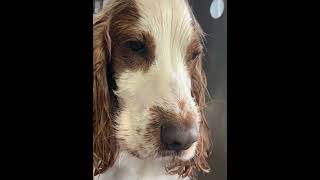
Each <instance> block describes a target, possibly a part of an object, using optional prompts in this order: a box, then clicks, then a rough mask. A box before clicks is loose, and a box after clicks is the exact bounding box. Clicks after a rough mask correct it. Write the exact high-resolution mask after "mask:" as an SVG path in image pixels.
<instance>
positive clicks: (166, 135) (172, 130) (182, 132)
mask: <svg viewBox="0 0 320 180" xmlns="http://www.w3.org/2000/svg"><path fill="white" fill-rule="evenodd" d="M160 136H161V137H160V139H161V143H162V145H163V147H164V148H165V149H166V150H174V151H182V150H186V149H188V148H189V147H190V146H191V145H192V144H193V143H194V142H196V141H197V140H198V133H197V130H196V128H195V127H194V126H191V127H186V126H183V125H182V124H178V123H164V124H163V125H162V126H161V135H160Z"/></svg>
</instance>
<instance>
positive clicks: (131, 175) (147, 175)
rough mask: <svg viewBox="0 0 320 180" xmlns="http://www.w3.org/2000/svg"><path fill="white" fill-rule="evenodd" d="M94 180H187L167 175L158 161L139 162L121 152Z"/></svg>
mask: <svg viewBox="0 0 320 180" xmlns="http://www.w3.org/2000/svg"><path fill="white" fill-rule="evenodd" d="M94 180H189V178H179V176H178V175H169V174H168V173H167V172H166V170H165V163H164V162H163V161H160V160H141V159H138V158H136V157H134V156H132V155H130V154H128V153H127V152H121V153H120V154H119V157H118V159H117V160H116V162H115V164H114V165H113V166H112V167H111V168H110V169H108V170H107V171H106V172H104V173H102V174H100V175H97V176H95V178H94Z"/></svg>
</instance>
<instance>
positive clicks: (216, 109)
mask: <svg viewBox="0 0 320 180" xmlns="http://www.w3.org/2000/svg"><path fill="white" fill-rule="evenodd" d="M106 2H107V0H95V1H93V4H94V9H93V12H98V11H100V10H101V8H102V7H103V5H104V4H105V3H106ZM189 2H190V5H191V7H192V8H193V11H194V14H195V16H196V18H197V20H198V22H199V23H200V25H201V27H202V29H203V30H204V32H205V33H206V34H207V36H206V40H207V41H206V52H205V53H206V55H205V59H204V70H205V72H206V75H207V81H208V91H209V93H210V95H211V100H210V101H209V104H208V107H207V120H208V123H209V126H210V129H211V131H212V139H213V153H212V156H211V158H210V165H211V168H212V171H211V173H210V174H209V175H206V176H203V175H202V174H199V177H198V180H209V179H210V180H227V9H228V8H227V0H224V11H223V14H222V16H220V17H219V18H217V19H214V18H213V17H212V16H211V14H210V6H211V4H212V2H213V0H189Z"/></svg>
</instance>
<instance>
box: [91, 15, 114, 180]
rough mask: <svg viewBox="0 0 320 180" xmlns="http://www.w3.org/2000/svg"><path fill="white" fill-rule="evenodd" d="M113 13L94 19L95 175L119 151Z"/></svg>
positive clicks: (101, 170)
mask: <svg viewBox="0 0 320 180" xmlns="http://www.w3.org/2000/svg"><path fill="white" fill-rule="evenodd" d="M109 22H110V15H109V14H108V12H107V11H104V12H102V13H101V14H100V15H99V16H98V17H96V19H95V20H94V23H93V168H94V175H96V174H99V173H102V172H103V171H105V170H106V169H108V168H109V167H111V166H112V165H113V164H114V162H115V160H116V156H117V153H118V146H117V143H116V139H115V137H114V129H113V124H114V123H113V120H112V114H111V112H112V110H111V108H112V107H113V103H114V96H113V95H112V93H111V88H110V87H109V85H108V83H109V84H110V82H108V77H107V76H108V66H110V61H111V40H110V36H109V33H108V32H109Z"/></svg>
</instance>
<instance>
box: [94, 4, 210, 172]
mask: <svg viewBox="0 0 320 180" xmlns="http://www.w3.org/2000/svg"><path fill="white" fill-rule="evenodd" d="M93 27H94V29H93V30H94V32H93V67H94V69H93V71H94V84H93V86H94V88H93V94H94V102H93V106H94V110H93V111H94V147H93V148H94V167H95V168H96V169H97V170H98V171H99V172H102V171H103V170H105V169H107V168H108V167H110V166H112V165H113V163H114V162H115V160H116V157H117V154H118V152H119V151H127V152H129V153H130V154H132V155H134V156H136V157H138V158H140V159H148V158H152V159H163V158H166V159H168V164H167V167H166V168H167V170H168V171H170V172H171V173H178V174H179V175H181V176H193V174H194V172H195V170H202V171H205V172H207V171H208V170H209V167H208V163H207V157H208V149H209V148H208V147H209V136H208V130H207V124H206V120H205V115H204V107H205V92H206V78H205V74H204V71H203V69H202V56H203V33H202V30H201V28H200V26H199V25H198V23H197V21H196V19H195V17H194V16H193V13H192V11H191V9H190V7H189V6H188V3H187V2H186V1H184V0H159V1H153V0H117V1H115V0H110V1H109V2H108V4H107V5H106V7H105V8H104V10H102V12H100V14H98V16H97V17H96V19H95V20H94V24H93Z"/></svg>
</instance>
